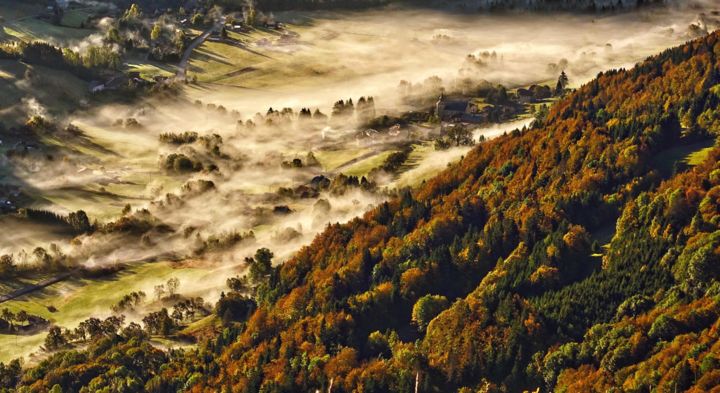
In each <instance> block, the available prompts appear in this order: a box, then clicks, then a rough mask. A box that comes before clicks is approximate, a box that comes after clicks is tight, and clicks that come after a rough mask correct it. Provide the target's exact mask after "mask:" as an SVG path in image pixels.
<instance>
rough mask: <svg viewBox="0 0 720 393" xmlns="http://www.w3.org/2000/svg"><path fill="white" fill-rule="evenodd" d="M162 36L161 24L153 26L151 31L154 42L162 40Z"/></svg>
mask: <svg viewBox="0 0 720 393" xmlns="http://www.w3.org/2000/svg"><path fill="white" fill-rule="evenodd" d="M161 35H162V26H160V23H155V24H154V25H153V28H152V31H150V39H151V40H153V41H157V40H158V39H160V36H161Z"/></svg>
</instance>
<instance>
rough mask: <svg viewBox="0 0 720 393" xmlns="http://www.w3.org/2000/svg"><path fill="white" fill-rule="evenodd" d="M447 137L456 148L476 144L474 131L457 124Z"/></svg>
mask: <svg viewBox="0 0 720 393" xmlns="http://www.w3.org/2000/svg"><path fill="white" fill-rule="evenodd" d="M447 137H448V139H450V141H451V142H452V143H453V144H455V146H472V145H473V144H474V141H473V137H472V131H470V130H469V129H468V128H467V127H465V126H464V125H462V124H456V125H454V126H453V127H452V128H450V130H448V133H447Z"/></svg>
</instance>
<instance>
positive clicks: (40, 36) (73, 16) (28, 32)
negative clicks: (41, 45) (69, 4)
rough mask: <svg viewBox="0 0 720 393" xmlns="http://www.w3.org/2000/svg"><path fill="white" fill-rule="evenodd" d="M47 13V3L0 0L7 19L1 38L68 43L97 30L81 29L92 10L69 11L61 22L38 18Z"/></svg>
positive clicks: (0, 27) (0, 11)
mask: <svg viewBox="0 0 720 393" xmlns="http://www.w3.org/2000/svg"><path fill="white" fill-rule="evenodd" d="M44 12H45V6H44V5H43V4H42V3H41V2H37V3H28V2H22V1H11V0H0V16H2V17H3V18H4V22H2V23H0V39H4V40H8V39H12V40H21V41H52V42H61V43H64V44H67V43H71V42H74V41H79V40H82V39H83V38H85V37H87V36H89V35H90V34H93V33H94V32H95V30H94V29H84V28H83V29H81V28H79V27H80V25H81V23H82V22H84V21H86V20H87V18H88V17H89V16H90V15H91V11H90V10H87V9H83V10H68V11H67V12H66V13H65V15H64V17H63V19H62V21H61V22H60V25H54V24H52V23H50V22H49V21H48V20H45V19H39V18H37V16H38V15H40V14H42V13H44Z"/></svg>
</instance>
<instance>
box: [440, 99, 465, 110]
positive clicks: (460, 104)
mask: <svg viewBox="0 0 720 393" xmlns="http://www.w3.org/2000/svg"><path fill="white" fill-rule="evenodd" d="M467 104H468V102H467V101H446V102H445V103H444V105H445V106H444V108H443V109H444V110H446V111H456V112H465V110H466V109H467Z"/></svg>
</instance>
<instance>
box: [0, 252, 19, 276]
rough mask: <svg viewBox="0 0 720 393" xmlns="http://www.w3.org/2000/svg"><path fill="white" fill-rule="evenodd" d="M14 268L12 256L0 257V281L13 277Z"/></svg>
mask: <svg viewBox="0 0 720 393" xmlns="http://www.w3.org/2000/svg"><path fill="white" fill-rule="evenodd" d="M15 271H16V266H15V260H14V259H13V256H12V255H7V254H6V255H2V256H0V279H4V278H10V277H12V276H14V275H15Z"/></svg>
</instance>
